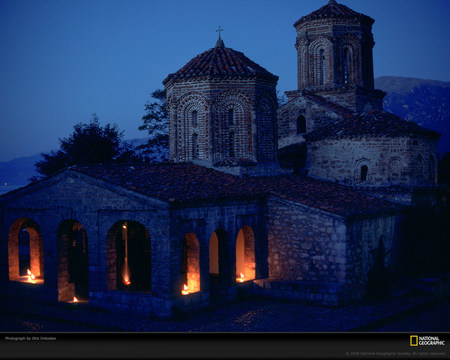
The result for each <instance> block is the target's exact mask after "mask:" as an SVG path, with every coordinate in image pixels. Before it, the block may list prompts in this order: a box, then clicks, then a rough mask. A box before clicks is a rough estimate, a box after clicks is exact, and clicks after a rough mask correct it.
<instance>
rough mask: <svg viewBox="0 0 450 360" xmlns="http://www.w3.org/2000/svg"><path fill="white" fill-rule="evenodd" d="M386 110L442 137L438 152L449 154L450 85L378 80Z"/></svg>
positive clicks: (391, 79)
mask: <svg viewBox="0 0 450 360" xmlns="http://www.w3.org/2000/svg"><path fill="white" fill-rule="evenodd" d="M375 87H376V88H377V89H381V90H383V91H385V92H386V93H387V94H386V96H385V98H384V101H383V104H384V110H385V111H388V112H391V113H394V114H395V115H398V116H400V117H402V118H404V119H406V120H411V121H414V122H415V123H417V124H419V125H421V126H423V127H426V128H428V129H432V130H435V131H437V132H439V133H441V138H440V139H439V142H438V152H439V153H440V154H441V155H443V154H445V153H447V152H450V82H444V81H438V80H423V79H416V78H405V77H397V76H382V77H378V78H376V79H375Z"/></svg>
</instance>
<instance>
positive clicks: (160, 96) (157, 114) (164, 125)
mask: <svg viewBox="0 0 450 360" xmlns="http://www.w3.org/2000/svg"><path fill="white" fill-rule="evenodd" d="M151 97H152V98H153V99H155V100H156V101H153V102H150V101H149V102H147V104H145V111H146V114H145V115H144V116H143V117H142V121H143V124H142V125H141V126H139V128H138V129H139V130H147V132H148V135H149V137H150V138H149V140H148V142H147V144H144V145H140V146H138V147H137V149H138V150H141V151H142V154H143V156H144V157H145V158H146V159H147V161H157V160H166V159H167V158H168V156H167V155H168V149H169V116H168V113H167V109H166V91H165V90H161V89H157V90H155V91H153V92H152V93H151Z"/></svg>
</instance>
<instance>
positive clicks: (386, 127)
mask: <svg viewBox="0 0 450 360" xmlns="http://www.w3.org/2000/svg"><path fill="white" fill-rule="evenodd" d="M413 134H414V135H424V136H427V137H430V138H433V139H436V140H437V139H439V137H440V134H439V133H437V132H436V131H433V130H429V129H426V128H424V127H422V126H419V125H417V124H416V123H415V122H413V121H407V120H404V119H402V118H401V117H399V116H397V115H394V114H391V113H387V112H383V111H369V112H368V113H359V114H355V115H353V116H350V117H346V118H344V119H342V120H339V121H337V122H333V123H330V124H329V125H325V126H323V127H321V128H319V129H317V130H314V131H311V132H310V133H308V134H305V135H304V138H305V139H306V140H309V141H314V140H321V139H338V138H342V137H353V136H360V135H366V136H367V135H368V136H382V137H396V136H400V135H413Z"/></svg>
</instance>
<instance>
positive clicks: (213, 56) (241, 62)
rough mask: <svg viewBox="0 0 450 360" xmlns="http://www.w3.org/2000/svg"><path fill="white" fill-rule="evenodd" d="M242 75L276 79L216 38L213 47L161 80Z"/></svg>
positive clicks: (164, 82)
mask: <svg viewBox="0 0 450 360" xmlns="http://www.w3.org/2000/svg"><path fill="white" fill-rule="evenodd" d="M204 76H207V77H233V78H234V77H244V78H255V77H258V78H265V79H268V80H270V81H277V80H278V76H276V75H273V74H272V73H270V72H269V71H267V70H266V69H264V68H263V67H262V66H260V65H258V64H257V63H255V62H254V61H252V60H250V59H249V58H248V57H247V56H245V55H244V54H243V53H241V52H239V51H236V50H233V49H231V48H227V47H225V44H224V42H223V40H222V39H220V38H219V39H218V41H217V44H216V46H215V47H214V48H212V49H209V50H208V51H205V52H203V53H201V54H200V55H197V56H196V57H195V58H193V59H192V60H191V61H189V62H188V63H187V64H186V65H184V66H183V67H182V68H181V69H180V70H178V71H177V72H176V73H173V74H169V75H168V76H167V77H166V79H165V80H164V81H163V84H166V83H167V82H168V81H169V80H170V79H187V78H196V77H204Z"/></svg>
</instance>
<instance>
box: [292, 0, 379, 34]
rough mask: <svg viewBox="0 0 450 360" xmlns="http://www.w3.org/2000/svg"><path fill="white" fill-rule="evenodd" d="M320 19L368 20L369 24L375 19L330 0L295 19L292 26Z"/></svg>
mask: <svg viewBox="0 0 450 360" xmlns="http://www.w3.org/2000/svg"><path fill="white" fill-rule="evenodd" d="M321 19H356V20H361V21H365V22H369V23H370V24H373V23H374V21H375V20H373V19H372V18H371V17H369V16H367V15H364V14H361V13H359V12H356V11H354V10H352V9H350V8H349V7H347V6H345V5H342V4H338V3H337V2H336V1H335V0H330V1H329V2H328V4H327V5H324V6H322V7H321V8H320V9H318V10H316V11H313V12H312V13H311V14H309V15H306V16H303V17H302V18H300V19H299V20H297V21H296V22H295V24H294V26H295V27H297V26H298V25H299V24H301V23H303V22H305V21H311V20H321Z"/></svg>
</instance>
